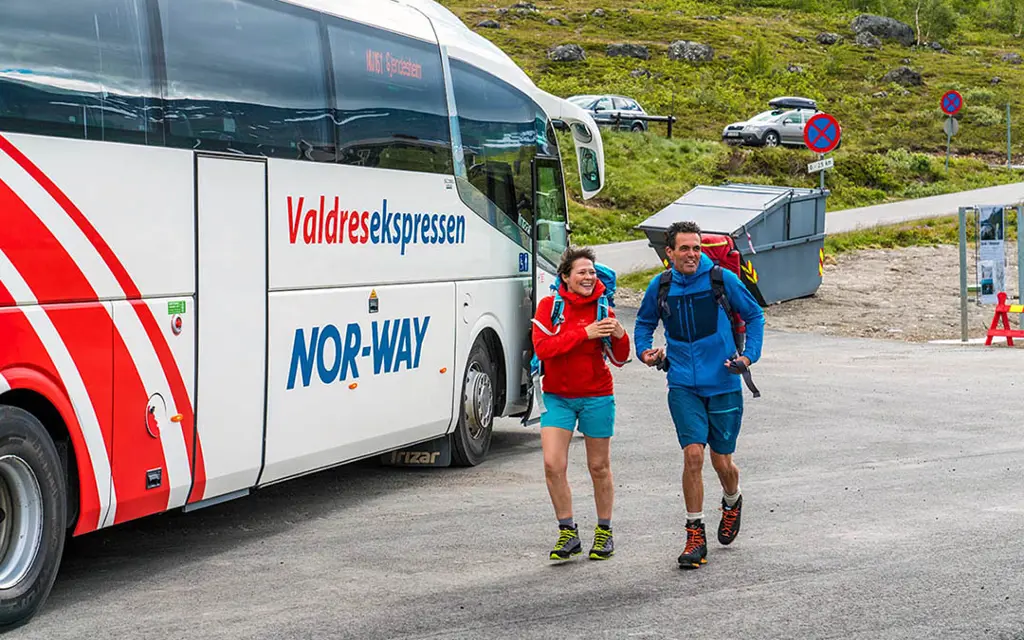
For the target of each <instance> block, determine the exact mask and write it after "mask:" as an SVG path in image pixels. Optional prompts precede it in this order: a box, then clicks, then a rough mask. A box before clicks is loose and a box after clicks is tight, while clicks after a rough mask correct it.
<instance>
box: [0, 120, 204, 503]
mask: <svg viewBox="0 0 1024 640" xmlns="http://www.w3.org/2000/svg"><path fill="white" fill-rule="evenodd" d="M0 150H2V151H4V152H5V153H6V154H7V155H9V156H10V157H11V159H12V160H14V161H15V162H17V163H18V164H19V165H20V166H21V168H22V169H24V170H25V171H26V172H27V173H28V174H29V175H30V176H32V178H34V179H35V181H36V182H38V183H39V185H40V186H41V187H43V189H45V190H46V192H47V193H48V194H49V195H50V197H51V198H53V199H54V201H56V202H57V203H58V204H59V205H60V206H61V208H63V209H64V211H65V213H67V214H68V217H70V218H71V220H72V221H74V223H75V224H76V225H77V226H78V228H79V229H80V230H81V231H82V233H83V234H85V237H86V238H87V239H88V240H89V242H90V243H92V246H93V247H94V248H95V249H96V251H97V253H99V254H100V257H101V258H102V259H103V261H104V263H106V265H107V268H108V269H110V272H111V273H112V274H113V276H114V278H115V279H116V280H117V282H118V284H120V286H121V289H122V290H123V291H124V293H125V295H126V296H127V297H128V299H129V300H139V299H141V298H142V294H141V293H140V292H139V289H138V287H136V286H135V283H134V282H133V281H132V279H131V276H130V275H128V270H127V269H125V267H124V265H123V264H121V262H120V260H118V259H117V256H116V255H115V254H114V252H113V251H112V250H111V249H110V246H109V245H108V244H107V243H106V241H105V240H104V239H103V237H102V236H101V235H100V234H99V232H97V231H96V229H95V227H93V226H92V224H91V223H90V222H89V220H88V219H87V218H86V217H85V215H84V214H82V212H81V211H80V210H79V209H78V207H76V206H75V204H74V203H73V202H71V199H70V198H68V197H67V196H66V195H65V194H64V192H63V191H61V190H60V188H59V187H57V185H56V184H54V182H53V181H52V180H50V179H49V178H48V177H47V176H46V174H45V173H43V171H42V170H40V169H39V167H37V166H36V165H35V164H33V163H32V161H31V160H29V159H28V157H27V156H25V154H23V153H21V151H19V150H18V149H17V148H16V147H15V146H14V145H13V144H11V142H10V141H9V140H7V138H5V137H4V136H2V135H0ZM132 307H133V308H134V309H135V312H136V313H137V314H138V317H139V321H140V322H142V326H143V328H144V329H145V331H146V335H147V336H149V341H150V343H151V344H152V346H153V349H154V350H155V351H156V355H157V358H158V359H159V361H160V366H161V367H162V368H163V370H164V375H165V376H166V377H167V382H168V384H169V385H170V388H171V395H172V397H173V398H174V404H175V406H176V407H177V410H178V412H179V413H181V414H182V416H183V418H184V419H183V420H182V422H181V427H182V432H183V434H184V435H185V448H186V450H187V451H188V458H189V465H190V466H191V468H192V475H193V485H192V490H191V491H190V493H189V500H188V501H189V502H197V501H199V500H201V499H202V497H203V495H204V493H205V490H206V465H205V463H204V461H203V450H202V443H201V441H200V438H199V434H198V433H197V432H196V429H195V421H194V416H193V408H192V403H191V402H190V401H189V397H188V392H187V390H186V388H185V383H184V381H183V380H182V378H181V372H180V371H179V369H178V365H177V362H176V361H175V359H174V354H172V353H171V348H170V345H168V344H167V339H166V337H165V336H164V335H163V333H161V331H160V327H159V324H158V323H157V320H156V317H155V316H154V315H153V313H152V311H151V310H150V309H149V307H148V306H146V305H144V304H133V305H132Z"/></svg>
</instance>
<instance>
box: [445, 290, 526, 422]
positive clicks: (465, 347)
mask: <svg viewBox="0 0 1024 640" xmlns="http://www.w3.org/2000/svg"><path fill="white" fill-rule="evenodd" d="M529 286H530V280H529V278H525V279H524V278H517V279H511V278H508V279H501V280H479V281H469V282H460V283H458V294H457V300H459V301H461V302H460V306H459V309H458V313H459V317H458V319H457V320H458V321H457V323H456V326H458V336H457V347H456V353H458V354H459V358H458V361H457V362H456V363H455V364H456V376H457V377H456V380H462V378H463V376H464V375H465V369H466V360H467V358H468V357H469V351H470V349H472V347H473V342H474V341H475V340H476V339H477V338H478V337H479V336H480V334H481V332H482V331H483V330H485V329H491V330H492V331H494V332H495V333H496V334H497V335H498V338H499V340H501V346H502V354H501V357H502V360H503V361H504V363H505V372H504V379H505V399H506V401H505V405H504V407H503V409H504V411H503V413H504V414H506V415H507V414H509V413H516V412H517V411H520V410H522V409H525V408H526V407H525V399H524V398H523V393H522V385H523V384H525V383H526V378H525V377H524V370H523V362H524V360H523V358H524V355H525V354H524V352H525V350H526V349H528V348H529V341H530V329H529V327H530V318H531V317H532V307H531V301H530V290H529ZM495 355H496V354H495ZM494 364H495V367H497V366H498V362H495V363H494ZM526 364H527V366H528V365H529V362H528V361H527V362H526ZM494 383H495V384H497V383H498V381H497V380H495V381H494ZM461 390H462V388H461V385H457V386H456V389H455V394H456V397H458V394H459V393H460V392H461ZM495 392H497V389H495ZM498 410H499V411H501V410H502V408H499V409H498Z"/></svg>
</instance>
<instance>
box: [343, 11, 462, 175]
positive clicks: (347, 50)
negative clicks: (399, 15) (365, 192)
mask: <svg viewBox="0 0 1024 640" xmlns="http://www.w3.org/2000/svg"><path fill="white" fill-rule="evenodd" d="M327 33H328V34H329V36H330V43H331V56H332V57H333V59H334V74H335V94H336V95H337V104H336V105H335V106H336V115H335V118H336V121H337V125H338V141H339V142H338V144H339V151H338V159H339V162H341V163H343V164H350V165H357V166H361V167H377V168H381V169H402V170H406V171H422V172H426V173H443V174H447V175H451V174H452V173H453V171H454V168H453V164H454V163H453V161H452V146H451V133H450V130H449V124H448V103H447V99H446V97H445V91H444V74H443V71H442V68H441V51H440V49H438V47H437V45H436V44H431V43H428V42H422V41H420V40H416V39H414V38H409V37H405V36H400V35H397V34H394V33H390V32H387V31H383V30H381V29H374V28H372V27H367V26H364V25H360V24H356V23H354V22H349V21H347V20H341V19H333V18H328V28H327Z"/></svg>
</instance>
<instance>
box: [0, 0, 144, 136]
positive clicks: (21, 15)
mask: <svg viewBox="0 0 1024 640" xmlns="http://www.w3.org/2000/svg"><path fill="white" fill-rule="evenodd" d="M0 13H2V14H3V17H2V18H0V131H12V132H22V133H34V134H40V135H50V136H59V137H65V138H78V139H81V140H108V141H116V142H130V143H135V144H155V145H158V144H163V140H162V139H161V138H160V137H159V133H158V132H159V131H160V124H159V123H160V113H159V106H158V103H157V102H156V101H155V99H154V98H155V96H156V95H157V92H156V89H155V84H154V82H153V80H152V79H151V73H150V71H151V70H150V64H149V61H150V56H151V53H150V50H149V39H148V31H147V27H146V23H147V21H146V11H145V2H144V1H142V0H138V1H137V0H75V1H74V2H67V1H66V0H4V1H3V2H2V9H0ZM154 132H157V133H156V134H155V135H154Z"/></svg>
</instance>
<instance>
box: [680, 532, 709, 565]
mask: <svg viewBox="0 0 1024 640" xmlns="http://www.w3.org/2000/svg"><path fill="white" fill-rule="evenodd" d="M707 555H708V541H707V537H706V536H705V535H704V523H703V522H700V523H689V522H688V523H686V548H685V549H683V552H682V553H681V554H679V568H681V569H699V568H700V565H702V564H707Z"/></svg>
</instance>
